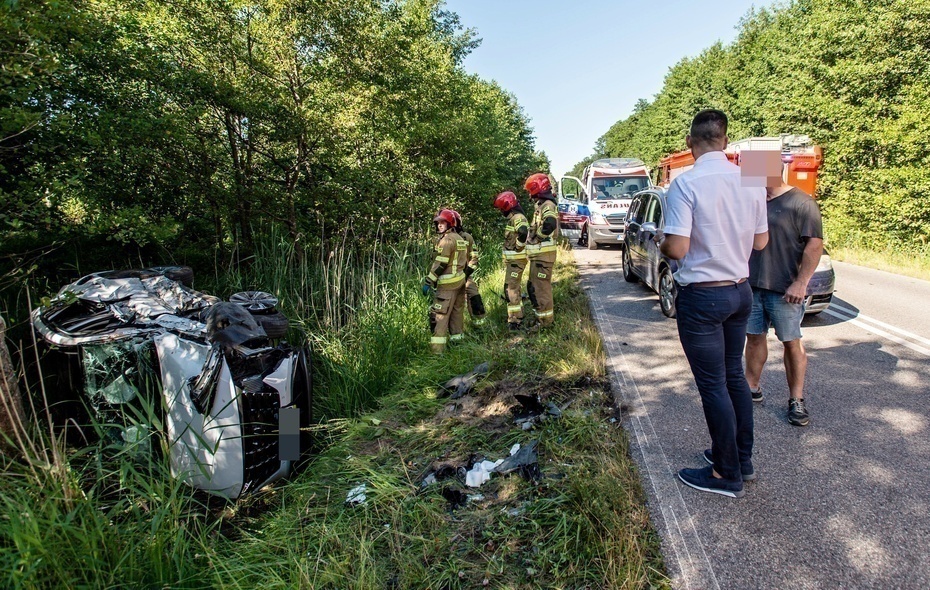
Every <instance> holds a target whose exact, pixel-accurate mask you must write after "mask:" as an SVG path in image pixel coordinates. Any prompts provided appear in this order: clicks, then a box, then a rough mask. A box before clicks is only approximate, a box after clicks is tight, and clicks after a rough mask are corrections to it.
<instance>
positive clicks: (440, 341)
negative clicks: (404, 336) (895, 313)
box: [429, 336, 449, 344]
mask: <svg viewBox="0 0 930 590" xmlns="http://www.w3.org/2000/svg"><path fill="white" fill-rule="evenodd" d="M448 341H449V338H448V337H446V336H433V337H432V338H430V339H429V343H430V344H445V343H446V342H448Z"/></svg>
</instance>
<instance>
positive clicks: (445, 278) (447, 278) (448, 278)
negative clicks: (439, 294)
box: [437, 272, 465, 285]
mask: <svg viewBox="0 0 930 590" xmlns="http://www.w3.org/2000/svg"><path fill="white" fill-rule="evenodd" d="M464 278H465V273H464V272H457V273H455V274H454V275H453V274H448V275H442V276H441V277H439V280H438V281H437V283H438V284H440V285H448V284H449V283H454V282H456V281H459V280H462V279H464Z"/></svg>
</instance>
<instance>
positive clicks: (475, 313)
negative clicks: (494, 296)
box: [451, 210, 487, 326]
mask: <svg viewBox="0 0 930 590" xmlns="http://www.w3.org/2000/svg"><path fill="white" fill-rule="evenodd" d="M451 211H452V215H453V216H454V217H455V233H457V234H458V235H459V236H461V237H462V239H463V240H465V241H466V242H468V266H466V267H465V302H466V304H467V306H468V315H470V316H471V317H472V319H473V320H474V324H475V325H476V326H481V325H483V324H484V317H485V316H486V315H487V311H486V310H485V308H484V300H483V299H481V293H480V292H479V291H478V283H476V282H475V279H473V278H471V275H472V273H474V272H475V271H476V270H477V269H478V247H477V246H476V245H475V238H473V237H472V235H471V234H470V233H468V232H466V231H465V230H464V229H462V216H461V215H459V212H458V211H455V210H451Z"/></svg>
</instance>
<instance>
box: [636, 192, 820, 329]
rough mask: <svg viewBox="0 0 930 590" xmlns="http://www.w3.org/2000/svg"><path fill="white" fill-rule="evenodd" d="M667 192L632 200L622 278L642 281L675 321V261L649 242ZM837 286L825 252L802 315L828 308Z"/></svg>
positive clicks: (657, 226)
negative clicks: (654, 293) (656, 295)
mask: <svg viewBox="0 0 930 590" xmlns="http://www.w3.org/2000/svg"><path fill="white" fill-rule="evenodd" d="M665 197H666V191H665V189H663V188H652V189H648V190H645V191H642V192H639V193H636V195H634V196H633V202H632V203H631V204H630V212H629V214H628V215H627V218H626V235H625V238H624V245H625V248H624V251H623V278H624V279H626V280H627V281H629V282H631V283H635V282H637V281H642V282H644V283H646V286H648V287H649V288H650V289H652V290H653V291H655V292H656V293H658V294H659V305H660V306H661V308H662V313H663V314H665V315H666V316H667V317H670V318H673V317H675V297H676V296H677V294H678V291H677V288H676V286H675V280H674V278H673V276H672V275H673V274H674V273H675V271H676V270H677V269H678V266H677V264H676V262H675V261H674V260H671V259H670V258H667V257H666V256H663V255H662V253H661V252H659V246H658V245H657V244H656V243H655V242H653V241H652V238H653V237H655V235H656V232H658V231H659V230H661V229H664V227H665V217H664V214H663V213H664V211H665V210H666V201H665ZM835 285H836V274H835V272H834V271H833V263H832V262H831V260H830V255H829V254H828V253H827V252H826V251H824V253H823V255H821V257H820V263H819V264H818V265H817V270H815V271H814V275H813V276H812V277H811V280H810V283H808V286H807V301H806V302H805V303H806V305H807V306H806V308H805V312H804V313H805V314H807V315H815V314H818V313H820V312H822V311H823V310H825V309H827V307H829V305H830V302H831V301H832V299H833V290H834V287H835Z"/></svg>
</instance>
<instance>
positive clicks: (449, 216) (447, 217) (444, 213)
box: [433, 209, 455, 228]
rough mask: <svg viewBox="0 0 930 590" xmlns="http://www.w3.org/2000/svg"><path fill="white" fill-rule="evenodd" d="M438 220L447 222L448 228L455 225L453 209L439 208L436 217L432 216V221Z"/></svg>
mask: <svg viewBox="0 0 930 590" xmlns="http://www.w3.org/2000/svg"><path fill="white" fill-rule="evenodd" d="M438 221H445V222H446V223H448V224H449V227H450V228H452V227H455V211H453V210H452V209H440V210H439V213H437V214H436V217H434V218H433V223H436V222H438Z"/></svg>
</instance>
